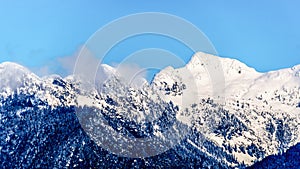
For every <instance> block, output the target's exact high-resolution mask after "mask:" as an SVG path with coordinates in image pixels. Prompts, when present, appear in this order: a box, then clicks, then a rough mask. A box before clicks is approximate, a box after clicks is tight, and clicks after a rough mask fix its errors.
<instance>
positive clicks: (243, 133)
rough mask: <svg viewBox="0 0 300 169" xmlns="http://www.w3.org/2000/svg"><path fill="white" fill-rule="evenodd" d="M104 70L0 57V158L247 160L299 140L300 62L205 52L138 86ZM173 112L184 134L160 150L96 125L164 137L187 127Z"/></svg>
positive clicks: (63, 163) (44, 162)
mask: <svg viewBox="0 0 300 169" xmlns="http://www.w3.org/2000/svg"><path fill="white" fill-rule="evenodd" d="M208 58H213V59H212V60H210V59H208ZM212 61H214V62H212ZM216 62H217V63H216ZM209 71H210V72H209ZM99 72H101V76H99V77H98V78H97V80H96V84H97V85H96V86H95V83H94V82H89V81H85V80H83V79H81V78H79V77H77V76H68V77H66V78H61V77H59V76H56V75H52V76H48V77H44V78H40V77H37V76H36V75H34V74H33V73H31V72H30V71H29V70H27V69H26V68H24V67H22V66H20V65H17V64H14V63H9V62H5V63H2V64H0V75H1V76H0V80H1V83H0V87H1V88H0V110H1V111H0V124H1V125H0V126H1V130H0V136H1V141H0V159H1V163H0V165H1V166H4V168H11V167H14V168H20V167H24V168H32V167H35V168H40V167H42V166H47V167H50V168H53V167H54V166H56V167H59V168H62V167H92V168H93V167H101V166H102V167H103V166H106V167H108V166H110V167H121V166H122V167H123V166H125V167H131V168H132V167H138V168H141V167H158V166H163V167H171V166H177V167H180V166H181V167H182V166H185V167H186V168H193V167H196V168H199V167H200V168H209V167H213V168H231V167H237V168H243V167H245V166H250V165H252V164H254V163H255V162H256V161H260V160H262V159H263V158H265V157H267V156H269V155H273V154H277V153H283V152H284V151H286V150H287V149H288V148H289V147H291V146H293V145H295V144H296V143H298V142H300V138H299V134H300V120H299V114H300V92H299V91H300V77H299V72H300V66H295V67H293V68H291V69H283V70H279V71H273V72H268V73H258V72H256V71H255V70H254V69H252V68H249V67H247V66H246V65H245V64H243V63H241V62H239V61H237V60H233V59H227V58H219V57H216V56H213V55H209V54H205V53H200V52H199V53H197V54H195V56H194V57H193V58H192V59H191V61H190V62H189V63H188V64H187V65H186V66H185V67H183V68H179V69H173V68H172V67H168V68H166V69H164V70H162V71H161V72H160V73H158V74H157V75H156V76H155V78H154V80H153V81H152V83H151V84H150V85H148V84H144V85H143V86H141V87H139V88H135V87H134V86H128V85H127V84H126V83H124V81H122V78H121V77H120V76H119V74H118V72H117V71H116V70H115V69H114V68H112V67H110V66H108V65H102V66H101V67H100V69H99ZM219 73H222V74H219ZM212 76H216V77H212ZM101 78H102V79H101ZM102 117H103V118H104V119H105V120H106V122H103V121H101V120H99V119H101V118H102ZM177 122H179V123H181V124H182V125H186V126H188V135H186V137H184V138H183V139H182V140H179V142H175V143H176V144H175V143H174V142H173V143H172V146H170V148H171V149H170V150H168V151H166V152H162V154H160V155H156V156H152V157H151V154H149V155H150V157H147V156H146V157H145V158H140V159H139V158H129V157H127V158H125V157H120V156H117V155H114V154H113V153H111V152H109V151H107V149H106V148H105V147H100V146H99V145H101V142H99V140H103V139H104V140H105V139H106V137H107V135H106V134H105V132H104V131H101V130H99V131H98V130H97V127H98V125H99V124H102V123H105V124H104V125H106V126H108V127H107V129H108V130H107V131H109V132H108V133H120V134H121V135H123V136H128V137H132V138H152V137H158V138H159V139H162V140H166V138H169V137H171V135H164V134H165V133H166V131H169V130H172V131H180V130H183V128H180V127H178V126H175V125H174V124H175V123H177ZM87 131H88V132H87ZM86 132H87V133H86ZM91 138H93V139H91ZM124 144H125V142H118V144H115V145H114V146H113V147H115V148H120V147H122V146H123V145H124ZM151 144H153V145H155V144H156V143H155V142H153V143H151ZM173 144H174V145H173ZM175 145H176V146H175ZM145 152H147V151H145Z"/></svg>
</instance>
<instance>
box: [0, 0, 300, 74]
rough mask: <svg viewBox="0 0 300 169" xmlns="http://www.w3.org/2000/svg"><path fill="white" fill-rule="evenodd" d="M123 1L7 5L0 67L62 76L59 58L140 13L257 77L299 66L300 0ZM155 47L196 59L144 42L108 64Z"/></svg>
mask: <svg viewBox="0 0 300 169" xmlns="http://www.w3.org/2000/svg"><path fill="white" fill-rule="evenodd" d="M124 2H125V1H121V0H106V1H104V0H103V1H83V0H74V1H66V0H52V1H47V2H45V1H44V2H42V1H38V0H36V1H33V0H27V1H26V2H25V1H17V0H15V1H7V2H3V1H2V2H1V4H0V22H1V24H0V62H3V61H13V62H18V63H20V64H22V65H25V66H27V67H30V68H31V69H32V70H38V68H40V67H43V66H47V65H48V66H49V65H50V67H51V66H52V67H51V71H52V72H54V73H59V72H60V71H61V70H59V67H58V66H56V65H57V64H58V63H57V60H58V58H60V57H65V56H71V55H74V53H75V52H76V51H77V50H78V48H79V47H80V46H82V44H84V42H85V41H86V40H87V39H88V38H89V37H90V36H91V35H92V34H93V33H94V32H95V31H97V30H98V29H99V28H101V27H102V26H104V25H105V24H107V23H109V22H111V21H112V20H115V19H117V18H119V17H122V16H125V15H129V14H134V13H138V12H164V13H170V14H173V15H177V16H179V17H182V18H184V19H186V20H188V21H190V22H191V23H193V24H194V25H196V26H197V27H198V28H199V29H200V30H201V31H202V32H203V33H205V34H206V35H207V37H208V38H209V39H210V40H211V42H212V43H213V45H214V46H215V48H216V50H217V51H218V53H219V55H221V56H225V57H231V58H237V59H239V60H241V61H242V62H244V63H246V64H247V65H249V66H251V67H254V68H255V69H257V70H258V71H269V70H275V69H279V68H286V67H291V66H293V65H296V64H300V40H299V39H300V32H299V30H300V20H299V18H300V10H299V9H298V8H299V6H300V1H297V0H289V1H284V0H265V1H259V0H253V1H251V2H250V1H248V2H246V1H240V0H230V1H226V2H225V1H216V0H211V1H200V0H190V1H182V0H164V1H159V0H151V1H149V0H128V1H126V3H124ZM147 38H150V40H147ZM156 38H157V37H156ZM142 42H143V43H142ZM153 47H156V48H163V49H166V50H170V51H171V52H173V53H175V54H177V55H179V56H180V57H182V59H183V60H184V61H188V59H189V58H190V57H191V54H192V53H191V51H190V50H188V49H185V48H184V47H182V45H181V46H180V44H176V43H175V42H171V41H168V40H163V39H159V40H158V39H155V38H152V39H151V37H145V39H139V38H136V39H135V40H132V41H131V42H130V41H129V42H128V43H127V44H126V43H124V44H120V45H119V46H118V47H116V50H114V51H111V55H113V56H116V57H115V58H114V59H112V60H108V61H107V62H108V63H110V62H118V60H122V57H123V56H124V57H125V56H126V55H129V54H130V53H133V52H134V51H136V50H139V49H143V48H153ZM111 58H112V57H111Z"/></svg>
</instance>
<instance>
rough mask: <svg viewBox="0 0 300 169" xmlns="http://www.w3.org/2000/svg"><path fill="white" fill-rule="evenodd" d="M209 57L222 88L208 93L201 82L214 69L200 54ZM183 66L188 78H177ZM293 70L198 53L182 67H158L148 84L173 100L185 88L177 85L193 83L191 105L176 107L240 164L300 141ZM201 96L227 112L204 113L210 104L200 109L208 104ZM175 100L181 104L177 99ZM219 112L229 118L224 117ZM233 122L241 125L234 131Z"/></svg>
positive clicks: (299, 87)
mask: <svg viewBox="0 0 300 169" xmlns="http://www.w3.org/2000/svg"><path fill="white" fill-rule="evenodd" d="M209 57H212V58H213V57H215V58H217V60H218V61H219V62H220V63H221V65H222V68H223V73H224V74H223V75H219V76H220V78H224V84H223V85H224V86H225V87H224V90H223V92H222V93H220V92H219V93H217V94H214V91H213V88H209V87H206V86H209V85H210V86H213V85H214V83H216V82H215V81H213V80H214V79H213V78H211V75H214V72H211V71H212V69H208V66H207V65H209V64H214V63H211V62H209V61H207V60H206V59H205V58H209ZM203 58H204V59H203ZM184 69H188V70H189V72H191V74H192V78H190V79H189V80H187V81H182V80H180V79H182V76H184V75H185V74H184V73H182V72H186V70H184ZM213 71H214V70H213ZM299 71H300V66H299V65H298V66H295V67H293V68H291V69H283V70H278V71H272V72H267V73H259V72H256V71H255V70H254V69H253V68H249V67H247V66H246V65H245V64H243V63H241V62H239V61H237V60H234V59H228V58H218V57H216V56H213V55H209V54H205V53H201V52H199V53H197V54H196V55H195V56H194V57H193V58H192V59H191V61H190V62H189V63H188V64H187V65H186V67H184V68H180V69H172V68H171V67H169V68H166V69H165V70H162V71H161V72H160V73H159V74H158V75H157V76H156V77H155V78H154V80H153V82H152V84H153V85H154V86H157V88H159V89H160V90H161V91H162V92H163V93H164V94H165V95H166V96H167V97H165V99H166V100H175V101H177V100H181V99H184V97H183V96H182V95H184V94H185V89H184V88H182V87H181V88H180V87H177V86H190V85H189V84H187V83H196V86H197V88H196V89H195V90H198V94H199V97H198V101H195V102H194V103H195V104H193V105H192V106H191V107H185V106H182V109H183V110H185V113H186V114H191V116H193V117H194V118H196V119H197V121H198V122H197V123H196V126H197V127H196V128H197V129H198V131H199V132H202V133H203V134H204V136H205V137H206V138H207V139H208V140H210V141H212V142H215V143H217V145H218V146H220V147H223V148H224V149H228V151H227V152H229V153H230V154H233V155H234V157H235V158H237V160H238V161H239V162H240V163H242V162H243V163H245V164H247V165H250V164H253V162H255V161H257V160H260V159H262V158H263V157H265V156H268V155H271V154H277V153H281V152H283V151H285V150H286V148H288V147H289V146H292V145H294V144H296V143H297V142H299V141H300V138H299V137H298V135H299V132H300V129H299V126H300V122H299V115H300V108H299V107H300V106H299V103H300V78H299ZM178 84H180V85H178ZM174 86H175V87H174ZM178 88H179V89H180V90H178ZM170 89H174V90H170ZM201 99H204V102H208V103H209V102H212V103H213V102H214V101H215V103H214V104H215V105H217V107H221V108H222V109H224V110H226V111H225V112H228V113H226V114H224V113H223V114H220V113H211V114H207V112H209V111H210V112H211V110H213V108H205V107H207V106H209V104H207V103H203V102H202V103H201ZM205 100H206V101H205ZM207 100H208V101H207ZM216 101H217V102H216ZM177 103H178V104H179V105H181V104H180V101H179V102H178V101H177ZM199 103H200V104H199ZM206 109H208V110H206ZM191 112H193V113H191ZM218 112H220V111H219V110H218ZM224 115H226V119H227V120H228V121H229V122H228V121H226V120H224V118H225V117H224ZM228 118H229V119H228ZM230 118H233V119H236V120H235V121H237V122H238V123H236V124H235V123H233V122H231V121H232V119H230ZM207 120H208V121H207ZM222 123H223V124H222ZM224 123H225V126H226V127H225V129H224ZM228 123H229V124H228ZM218 124H219V125H220V124H222V125H221V127H219V129H221V130H222V131H218V130H219V129H218V128H217V129H216V128H215V126H212V125H218ZM237 124H239V125H238V126H243V127H242V128H243V130H242V131H241V130H238V131H236V130H237V128H238V127H237ZM222 126H223V127H222ZM213 131H217V132H213ZM222 132H223V133H222ZM224 132H225V133H224ZM228 134H229V136H228ZM248 147H249V149H251V148H252V147H253V148H254V149H256V150H255V151H256V152H257V151H258V152H257V154H256V155H253V153H252V150H249V151H247V150H243V149H247V148H248ZM232 150H234V151H232Z"/></svg>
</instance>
